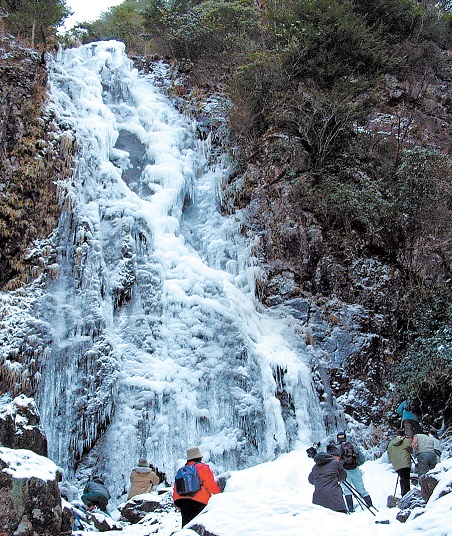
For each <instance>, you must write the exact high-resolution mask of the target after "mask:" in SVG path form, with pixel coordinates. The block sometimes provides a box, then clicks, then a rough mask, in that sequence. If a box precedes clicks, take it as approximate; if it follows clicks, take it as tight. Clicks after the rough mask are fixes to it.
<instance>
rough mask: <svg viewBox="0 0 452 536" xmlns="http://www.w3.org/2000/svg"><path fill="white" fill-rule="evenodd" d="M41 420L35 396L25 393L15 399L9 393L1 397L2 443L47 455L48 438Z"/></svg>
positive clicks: (0, 427)
mask: <svg viewBox="0 0 452 536" xmlns="http://www.w3.org/2000/svg"><path fill="white" fill-rule="evenodd" d="M40 422H41V418H40V416H39V412H38V410H37V408H36V404H35V401H34V400H33V398H29V397H27V396H25V395H20V396H18V397H16V398H14V400H11V397H10V396H9V395H4V396H2V397H0V445H3V446H5V447H9V448H11V449H27V450H32V451H33V452H36V454H39V455H41V456H47V439H46V437H45V435H44V432H43V431H42V428H41V426H40Z"/></svg>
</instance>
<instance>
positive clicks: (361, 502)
mask: <svg viewBox="0 0 452 536" xmlns="http://www.w3.org/2000/svg"><path fill="white" fill-rule="evenodd" d="M342 484H344V486H345V487H346V488H348V490H349V491H350V493H351V494H352V495H353V497H355V499H356V500H357V501H358V504H359V505H360V506H361V508H362V509H363V510H364V507H366V508H367V509H368V510H369V512H370V513H371V514H372V515H373V516H376V515H377V514H376V513H375V512H374V511H373V510H375V511H376V512H378V510H377V509H376V508H375V506H369V505H368V504H367V503H366V501H365V500H364V497H363V496H362V495H361V493H360V492H359V491H358V490H357V489H356V488H355V486H353V485H352V484H350V482H347V481H346V480H344V481H343V482H342ZM372 508H373V510H372Z"/></svg>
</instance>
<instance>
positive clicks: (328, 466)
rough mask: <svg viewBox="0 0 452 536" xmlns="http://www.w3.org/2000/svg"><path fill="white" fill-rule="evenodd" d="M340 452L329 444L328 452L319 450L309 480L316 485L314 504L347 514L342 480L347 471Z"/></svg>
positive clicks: (313, 496)
mask: <svg viewBox="0 0 452 536" xmlns="http://www.w3.org/2000/svg"><path fill="white" fill-rule="evenodd" d="M340 454H341V453H340V451H339V449H337V448H336V447H335V446H334V445H329V446H328V447H327V452H318V453H317V454H316V455H315V456H314V462H315V465H314V467H313V468H312V471H311V473H310V475H309V476H308V481H309V483H310V484H312V485H313V486H314V493H313V495H312V503H313V504H318V505H320V506H323V507H324V508H329V509H330V510H334V511H336V512H342V513H344V514H346V513H347V507H346V506H345V502H344V497H343V495H342V488H341V485H340V482H341V481H344V480H345V479H346V478H347V471H346V470H345V469H344V467H343V465H342V462H341V460H340V458H341V456H340Z"/></svg>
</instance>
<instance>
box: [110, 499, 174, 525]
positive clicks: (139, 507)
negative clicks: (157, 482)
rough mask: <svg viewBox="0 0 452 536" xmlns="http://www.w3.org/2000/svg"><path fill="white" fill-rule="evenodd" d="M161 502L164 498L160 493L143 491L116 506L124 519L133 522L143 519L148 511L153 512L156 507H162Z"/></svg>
mask: <svg viewBox="0 0 452 536" xmlns="http://www.w3.org/2000/svg"><path fill="white" fill-rule="evenodd" d="M163 503H164V498H163V496H162V495H156V494H155V493H144V494H142V495H136V496H135V497H132V498H131V499H129V500H128V501H127V502H126V503H125V504H124V505H121V506H120V507H118V510H119V511H120V512H121V515H122V517H123V518H124V519H126V520H127V521H128V522H129V523H132V524H133V523H138V522H139V521H141V520H142V519H144V518H145V517H146V516H147V514H149V512H155V511H156V510H157V509H159V508H162V507H163Z"/></svg>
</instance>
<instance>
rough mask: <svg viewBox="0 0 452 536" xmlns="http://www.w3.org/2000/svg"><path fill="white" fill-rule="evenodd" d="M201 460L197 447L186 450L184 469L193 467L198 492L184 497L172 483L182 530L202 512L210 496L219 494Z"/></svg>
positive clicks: (218, 488)
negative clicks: (197, 482)
mask: <svg viewBox="0 0 452 536" xmlns="http://www.w3.org/2000/svg"><path fill="white" fill-rule="evenodd" d="M202 458H203V456H202V453H201V451H200V449H199V447H191V448H189V449H188V450H187V463H186V464H185V467H187V466H189V467H191V466H194V468H195V471H196V472H197V476H198V479H199V484H200V488H199V490H198V491H196V492H193V493H190V495H184V494H183V493H181V492H179V491H178V490H177V486H176V482H175V483H174V489H173V499H174V504H175V505H176V507H177V508H178V509H179V510H180V512H181V514H182V528H183V527H185V525H186V524H187V523H189V522H190V521H191V520H192V519H194V518H195V517H196V516H197V515H198V514H200V513H201V512H202V511H203V510H204V508H205V507H206V506H207V503H208V502H209V499H210V497H211V496H212V495H215V494H217V493H220V492H221V489H220V486H219V485H218V484H217V482H216V481H215V477H214V474H213V473H212V470H211V469H210V467H209V466H208V465H207V464H206V463H202Z"/></svg>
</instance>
